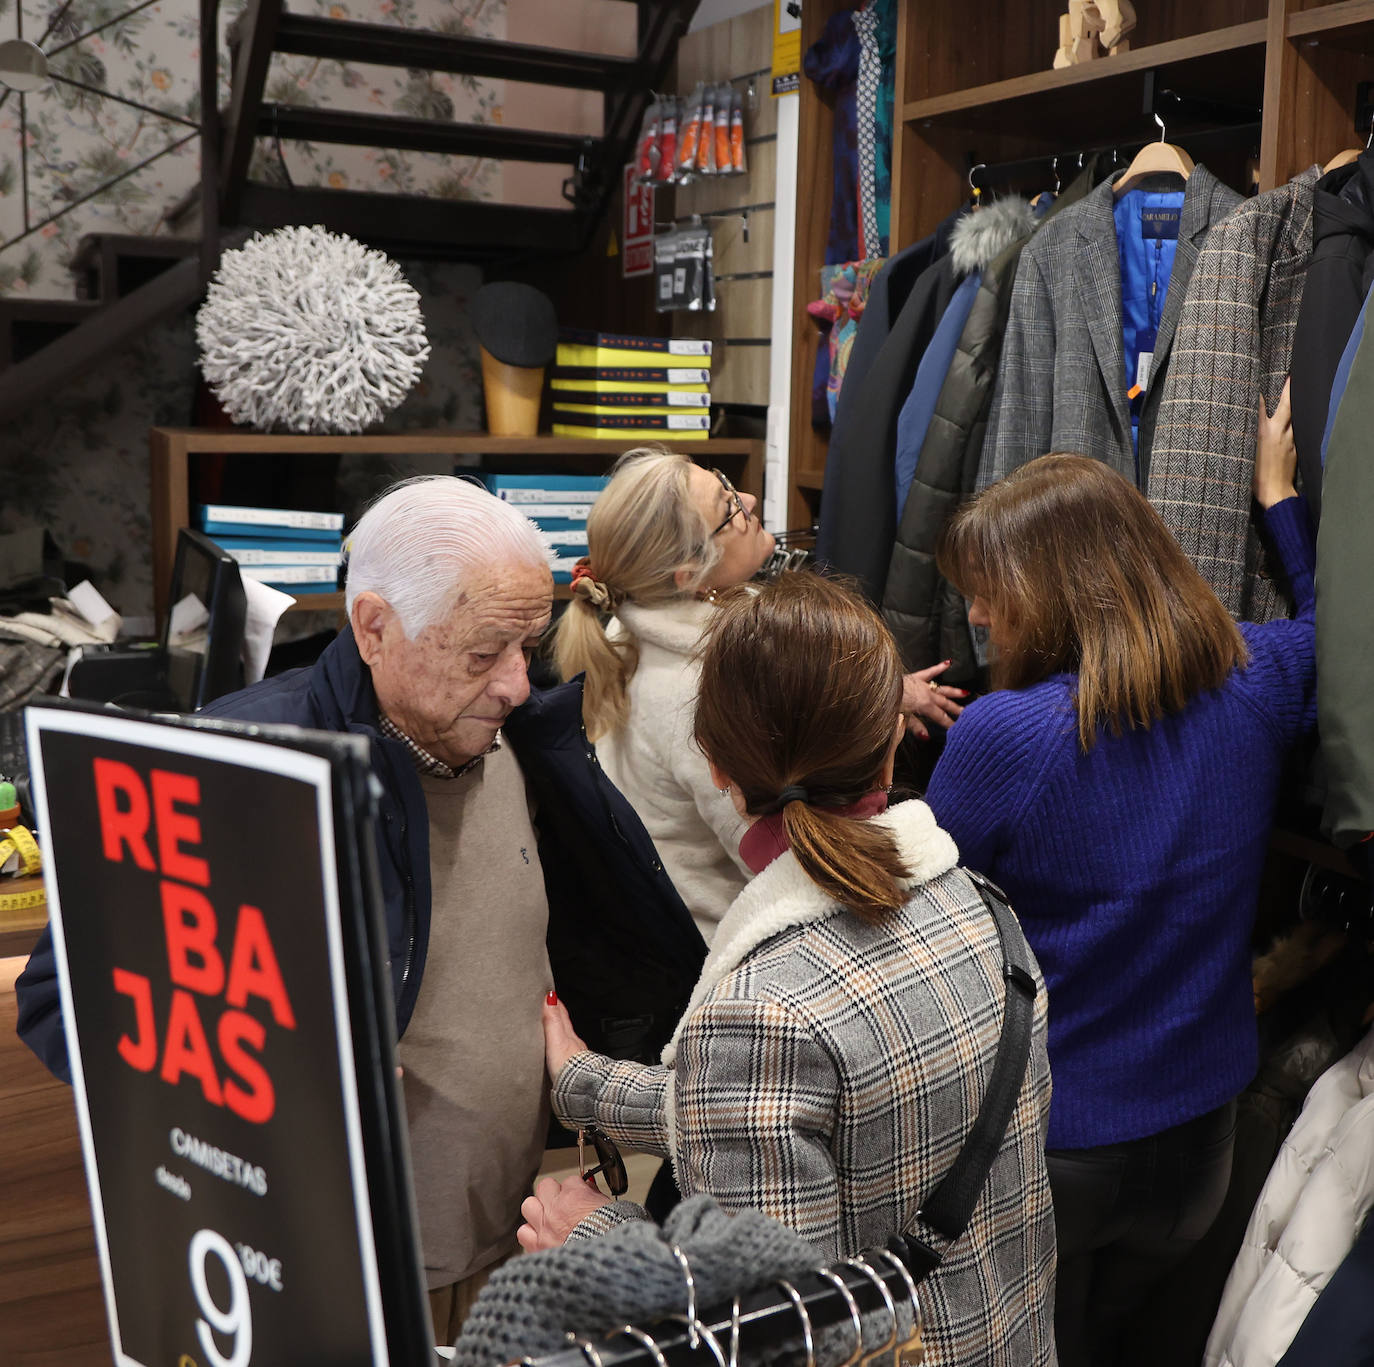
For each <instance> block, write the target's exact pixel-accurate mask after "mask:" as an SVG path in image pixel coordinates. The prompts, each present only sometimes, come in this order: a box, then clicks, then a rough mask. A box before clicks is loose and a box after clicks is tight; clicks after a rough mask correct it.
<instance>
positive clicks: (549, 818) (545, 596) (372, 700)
mask: <svg viewBox="0 0 1374 1367" xmlns="http://www.w3.org/2000/svg"><path fill="white" fill-rule="evenodd" d="M346 603H347V608H348V625H347V626H346V627H345V628H344V629H343V630H342V631H341V632H340V633H339V635H338V637H337V639H335V640H334V641H333V642H332V644H331V645H330V646H329V647H328V649H326V650H325V652H324V654H323V655H322V656H321V657H320V659H319V661H318V662H317V663H316V664H315V665H314V666H313V667H311V668H309V669H298V670H293V671H291V672H290V673H287V674H282V675H279V676H277V677H275V678H272V679H266V680H264V681H263V682H261V683H258V684H255V685H253V686H252V687H250V688H246V689H244V690H242V691H241V692H239V693H235V694H231V695H229V696H227V697H224V698H221V699H218V700H217V701H215V702H214V703H212V704H211V705H210V706H209V707H207V708H206V709H205V710H204V715H210V716H217V717H224V718H231V719H237V720H243V721H258V722H286V723H294V724H296V725H299V726H307V727H312V728H315V729H320V730H328V731H348V732H352V733H354V734H358V735H364V736H367V737H368V738H369V740H370V741H371V744H372V767H373V770H374V772H375V773H376V776H377V778H378V780H379V781H380V785H381V794H382V795H381V803H380V806H381V810H380V818H381V819H380V821H379V822H378V826H377V849H378V856H379V859H378V863H379V867H380V871H381V882H382V891H383V894H384V898H385V904H386V924H387V933H388V938H389V947H390V954H391V974H392V986H393V989H394V996H395V1001H396V1027H397V1033H398V1035H399V1036H400V1060H401V1064H402V1067H403V1070H404V1072H403V1081H402V1086H403V1088H404V1091H405V1101H406V1113H407V1119H408V1121H409V1126H410V1140H411V1155H412V1159H413V1163H414V1172H415V1187H416V1197H417V1204H418V1207H419V1215H420V1226H421V1238H422V1242H423V1245H424V1253H425V1264H426V1270H427V1275H428V1280H429V1286H430V1292H431V1307H432V1309H433V1311H434V1317H435V1330H436V1333H437V1335H438V1337H439V1341H440V1342H452V1340H453V1338H454V1337H455V1335H456V1333H457V1329H458V1326H459V1324H460V1323H461V1320H462V1317H463V1315H464V1314H465V1313H466V1310H467V1308H468V1306H469V1305H470V1304H471V1301H472V1299H473V1297H474V1296H475V1295H476V1292H477V1290H478V1289H480V1285H481V1283H482V1282H484V1281H485V1277H486V1274H487V1272H489V1271H490V1270H491V1268H492V1267H493V1266H494V1265H495V1264H496V1263H497V1262H499V1261H500V1260H501V1259H502V1258H503V1257H504V1256H505V1255H507V1254H508V1253H510V1252H512V1251H513V1250H514V1249H515V1248H516V1241H515V1231H516V1227H517V1226H518V1225H519V1223H520V1202H521V1200H522V1198H523V1197H524V1196H525V1195H526V1194H527V1193H528V1191H529V1189H530V1186H531V1183H532V1181H533V1178H534V1175H535V1172H536V1170H537V1168H538V1166H539V1163H540V1159H541V1157H542V1155H543V1152H544V1146H545V1141H546V1137H547V1134H548V1119H549V1111H548V1097H547V1088H546V1086H545V1082H544V1041H543V1031H542V1028H541V1025H540V1018H539V1001H540V999H541V997H542V996H543V995H544V993H545V992H546V991H547V990H548V988H549V986H550V984H551V983H552V984H554V985H556V987H557V991H558V994H559V996H560V997H561V998H562V999H563V1001H564V1002H565V1003H566V1004H567V1005H568V1007H569V1010H570V1011H571V1012H572V1014H573V1018H574V1020H575V1021H577V1022H578V1029H579V1031H580V1032H581V1033H582V1034H583V1036H584V1038H587V1039H589V1040H595V1041H596V1045H595V1047H597V1048H599V1049H601V1050H602V1051H603V1052H606V1053H610V1054H613V1055H618V1056H620V1057H635V1058H639V1059H641V1060H648V1059H650V1058H652V1057H655V1056H656V1055H657V1052H658V1050H659V1049H661V1047H662V1045H663V1044H664V1043H665V1042H666V1040H667V1038H668V1036H669V1035H670V1034H671V1033H672V1029H673V1026H674V1025H675V1023H676V1021H677V1018H678V1016H679V1015H680V1014H681V1011H682V1008H683V1007H684V1006H685V1004H686V1001H687V998H688V995H689V994H690V992H691V989H692V986H693V984H694V982H695V981H696V977H697V974H698V971H699V969H700V967H701V963H702V960H703V959H704V957H705V945H704V943H703V941H702V939H701V936H700V934H699V932H698V931H697V929H696V927H695V926H694V924H693V922H692V919H691V917H690V916H689V915H688V913H687V910H686V908H685V907H684V906H683V904H682V901H681V899H680V898H679V897H678V895H677V892H676V890H675V889H674V888H673V886H672V883H671V882H670V881H669V879H668V877H667V875H666V874H665V873H664V871H663V867H662V864H661V863H660V862H659V860H658V857H657V854H656V852H655V850H654V846H653V843H652V841H651V840H650V839H649V837H648V835H647V834H646V833H645V831H644V828H643V827H642V826H641V824H640V822H639V820H638V818H637V817H636V816H635V814H634V812H633V810H632V809H631V808H630V806H629V805H628V803H627V802H626V801H625V799H624V798H623V797H622V796H621V795H620V793H619V792H618V791H617V790H616V789H615V788H614V786H613V785H612V784H611V783H610V781H609V780H608V779H607V778H606V777H605V775H604V774H603V773H602V772H601V768H600V765H599V764H598V763H597V760H596V752H595V751H594V750H593V748H592V747H591V745H590V744H589V743H588V741H587V738H586V735H585V733H584V732H583V731H582V724H581V712H582V695H581V682H580V680H578V681H574V682H572V683H569V684H564V685H562V686H561V687H559V688H555V689H551V690H549V691H547V692H539V691H535V692H533V694H532V692H531V687H530V682H529V679H528V677H527V673H526V669H527V665H528V661H529V657H530V653H531V651H533V650H534V648H535V647H536V646H537V645H538V643H539V638H540V636H541V634H542V633H543V631H544V630H545V628H546V627H547V626H548V624H549V616H550V609H551V604H552V576H551V574H550V572H549V568H548V561H547V558H546V555H545V552H544V549H543V546H542V545H541V543H540V541H539V538H538V535H537V533H536V531H535V528H534V526H533V524H532V523H530V522H529V520H528V519H526V518H525V517H523V516H522V515H521V514H520V513H519V512H518V511H516V509H515V508H514V507H512V506H511V505H509V504H507V503H504V502H502V501H501V500H499V499H496V498H494V497H492V496H491V495H490V494H488V493H487V492H486V491H485V490H483V489H481V488H480V487H479V486H477V485H475V484H472V483H469V482H467V481H465V480H461V479H454V478H451V477H448V476H440V477H432V478H424V479H418V480H411V481H407V482H405V483H403V484H400V485H397V486H395V487H393V488H392V489H391V490H389V491H388V492H387V493H385V494H384V495H383V496H382V497H381V498H379V499H378V500H377V501H376V502H375V503H374V504H373V505H372V506H371V507H370V508H369V509H368V511H367V512H366V513H365V514H364V516H363V517H362V519H361V520H360V521H359V523H358V525H357V527H356V528H355V529H354V531H353V534H352V536H351V538H350V540H349V560H348V576H347V581H346ZM17 988H18V992H19V1006H20V1019H19V1032H20V1034H21V1035H23V1036H24V1038H25V1039H26V1040H27V1041H28V1043H29V1044H30V1045H31V1046H32V1047H33V1049H34V1050H35V1052H36V1053H37V1054H38V1055H39V1057H40V1058H42V1059H43V1061H44V1062H45V1063H47V1064H48V1066H49V1067H50V1068H52V1069H53V1071H54V1072H57V1073H58V1074H59V1076H67V1075H68V1074H67V1071H66V1070H67V1060H66V1051H65V1046H64V1044H63V1040H62V1032H61V1021H60V1016H59V1008H58V1002H57V992H56V981H55V975H54V969H53V963H52V952H51V945H50V942H49V941H47V940H46V939H45V940H44V941H42V942H40V945H39V947H38V949H37V950H35V953H34V955H33V957H32V958H31V960H30V963H29V966H28V968H27V969H26V970H25V973H24V975H23V977H21V979H20V980H19V983H18V984H17Z"/></svg>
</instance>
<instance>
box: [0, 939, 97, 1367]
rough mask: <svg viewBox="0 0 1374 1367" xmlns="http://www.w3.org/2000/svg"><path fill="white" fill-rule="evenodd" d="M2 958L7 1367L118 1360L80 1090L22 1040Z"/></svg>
mask: <svg viewBox="0 0 1374 1367" xmlns="http://www.w3.org/2000/svg"><path fill="white" fill-rule="evenodd" d="M24 963H25V959H24V958H22V957H21V958H13V959H0V1363H4V1365H5V1367H70V1364H72V1363H75V1362H81V1363H83V1364H86V1365H87V1367H103V1365H104V1364H108V1363H110V1362H111V1361H112V1358H113V1355H112V1353H111V1351H110V1338H109V1329H108V1325H107V1322H106V1319H105V1299H104V1296H103V1294H102V1292H101V1289H100V1268H99V1265H98V1263H97V1262H96V1254H95V1236H94V1233H93V1231H92V1229H91V1208H90V1198H89V1197H88V1195H87V1192H86V1174H85V1169H84V1168H83V1166H82V1162H81V1142H80V1139H79V1137H78V1134H77V1128H76V1110H75V1107H74V1106H73V1104H72V1089H71V1088H70V1087H68V1086H66V1085H65V1084H64V1083H61V1082H58V1081H57V1080H56V1078H54V1077H52V1076H51V1074H49V1073H48V1071H47V1070H46V1069H45V1068H44V1067H43V1065H42V1064H41V1063H39V1061H38V1060H37V1059H36V1058H35V1057H34V1056H33V1054H31V1053H30V1052H29V1050H28V1047H27V1046H26V1045H24V1044H23V1043H22V1042H21V1041H20V1039H19V1037H18V1036H17V1035H16V1034H15V1033H14V1023H15V1016H16V1007H15V998H14V980H15V978H16V977H18V976H19V972H20V970H21V969H22V968H23V967H24Z"/></svg>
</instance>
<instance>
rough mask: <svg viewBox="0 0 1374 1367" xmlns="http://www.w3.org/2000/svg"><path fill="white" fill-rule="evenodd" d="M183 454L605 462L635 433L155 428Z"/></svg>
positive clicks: (717, 440)
mask: <svg viewBox="0 0 1374 1367" xmlns="http://www.w3.org/2000/svg"><path fill="white" fill-rule="evenodd" d="M153 431H154V432H156V433H162V434H164V435H165V436H166V437H167V438H169V439H171V440H174V441H176V442H177V444H178V445H180V446H181V447H182V449H183V450H185V451H186V452H187V453H188V454H192V455H194V454H196V453H197V452H216V453H222V454H226V455H232V454H241V453H248V452H256V453H259V454H274V453H281V454H283V455H310V454H317V455H338V454H340V453H343V452H347V453H350V454H359V455H374V456H384V455H396V456H434V455H439V456H516V455H530V456H601V457H604V458H605V460H606V461H608V462H610V461H613V460H615V459H616V457H617V456H619V455H620V454H621V453H622V452H623V451H625V450H626V449H628V448H629V447H630V446H633V445H634V444H635V442H636V441H637V440H638V438H634V437H621V438H618V439H616V440H614V441H612V440H610V439H604V440H603V439H599V438H594V437H593V438H585V437H553V436H548V435H545V434H544V433H540V435H538V436H536V437H493V436H491V435H490V434H489V433H486V432H438V431H434V432H395V433H387V432H369V433H367V434H366V435H365V436H361V437H317V436H298V435H295V434H292V433H289V432H284V433H281V434H280V435H278V434H276V433H271V432H246V431H240V430H238V429H236V428H223V429H221V428H215V427H156V428H154V429H153ZM663 444H664V445H665V446H675V447H677V448H678V449H680V450H682V451H684V452H685V453H686V454H687V455H689V456H697V455H702V454H707V453H709V454H711V455H736V456H750V455H754V454H755V453H756V452H759V451H761V450H762V447H763V443H762V442H761V441H758V440H755V439H753V438H750V437H711V438H709V439H708V440H706V441H683V442H674V441H673V434H672V433H671V432H665V433H664V434H663Z"/></svg>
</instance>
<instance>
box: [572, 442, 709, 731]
mask: <svg viewBox="0 0 1374 1367" xmlns="http://www.w3.org/2000/svg"><path fill="white" fill-rule="evenodd" d="M691 470H692V462H691V460H690V459H689V458H688V457H687V456H683V455H679V454H678V453H677V452H674V451H668V450H665V449H664V448H663V447H656V446H648V447H638V448H636V449H635V450H633V451H627V452H626V453H625V454H624V455H623V456H621V458H620V459H619V460H618V461H617V462H616V464H615V468H614V469H613V470H612V471H611V478H610V481H609V482H608V483H607V485H606V487H605V489H604V490H602V492H601V495H600V497H598V498H597V500H596V503H595V504H594V505H593V506H592V511H591V516H590V517H588V519H587V549H588V556H587V562H588V573H586V574H585V575H584V576H583V577H582V578H581V579H580V582H578V583H577V584H575V585H574V590H573V599H572V602H571V603H569V604H568V607H567V610H566V611H565V612H564V613H563V616H562V617H561V618H560V619H559V622H558V629H557V633H556V636H555V639H554V648H553V659H554V665H555V667H556V668H557V670H558V672H559V674H560V675H561V676H562V677H563V678H564V679H570V678H572V677H573V676H574V675H575V674H585V675H586V682H585V683H584V685H583V693H582V719H583V722H584V724H585V725H586V728H587V734H588V736H589V737H590V738H591V739H592V740H598V739H600V737H602V736H604V735H607V734H608V733H610V732H612V731H616V730H619V729H620V728H621V727H622V726H624V725H625V721H626V719H627V717H628V716H629V710H630V702H629V697H628V694H627V689H628V688H629V685H630V680H631V679H632V678H633V677H634V672H635V667H636V665H637V664H638V663H639V652H638V649H637V648H636V646H635V643H634V640H633V638H632V637H631V636H630V635H629V633H623V634H620V635H618V636H615V637H611V636H608V635H607V633H606V626H607V614H609V615H611V616H613V615H614V613H615V610H616V609H617V608H618V607H619V606H620V605H621V604H622V603H635V604H638V605H639V606H641V607H655V606H658V605H659V604H662V603H667V602H671V601H673V600H675V599H680V598H684V597H687V596H690V595H691V594H692V593H693V592H694V591H695V590H696V589H697V588H698V587H699V586H700V585H701V584H703V583H705V582H706V579H707V578H708V577H709V575H710V573H711V571H712V569H714V568H715V564H716V561H717V560H718V559H719V558H720V547H719V545H718V544H717V543H716V542H715V540H714V539H713V538H712V536H711V529H710V527H709V526H707V524H706V519H705V518H704V517H703V516H702V514H701V511H700V510H699V509H698V508H697V506H696V504H695V503H694V502H693V501H692V496H691V487H690V485H689V483H688V479H689V476H690V474H691ZM679 570H685V571H687V574H686V583H685V584H679V583H678V581H677V572H678V571H679Z"/></svg>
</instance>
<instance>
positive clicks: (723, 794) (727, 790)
mask: <svg viewBox="0 0 1374 1367" xmlns="http://www.w3.org/2000/svg"><path fill="white" fill-rule="evenodd" d="M716 792H718V793H719V794H720V795H721V797H729V796H730V788H729V785H728V784H727V785H726V786H725V787H724V788H717V789H716Z"/></svg>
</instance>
